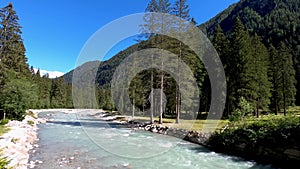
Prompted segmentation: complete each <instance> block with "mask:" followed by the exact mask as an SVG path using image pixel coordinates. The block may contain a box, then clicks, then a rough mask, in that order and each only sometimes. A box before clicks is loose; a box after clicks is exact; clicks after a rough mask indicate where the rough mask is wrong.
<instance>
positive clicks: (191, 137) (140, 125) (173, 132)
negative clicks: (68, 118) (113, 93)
mask: <svg viewBox="0 0 300 169" xmlns="http://www.w3.org/2000/svg"><path fill="white" fill-rule="evenodd" d="M94 117H96V118H99V119H101V120H104V121H112V122H115V123H121V124H124V125H126V126H127V127H129V128H132V129H133V130H144V131H149V132H152V133H157V134H163V135H168V136H172V137H176V138H179V139H183V140H185V141H189V142H192V143H195V144H199V145H202V146H208V145H207V140H208V138H209V137H210V136H211V133H205V132H201V131H189V130H184V129H177V128H171V127H168V126H163V125H160V124H150V123H147V122H138V121H134V120H131V117H129V116H125V117H124V116H114V115H111V114H110V113H107V112H101V113H98V114H97V115H96V116H94Z"/></svg>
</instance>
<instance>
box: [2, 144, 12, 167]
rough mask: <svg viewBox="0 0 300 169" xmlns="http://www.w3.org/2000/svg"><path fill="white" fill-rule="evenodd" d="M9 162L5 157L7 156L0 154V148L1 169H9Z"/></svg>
mask: <svg viewBox="0 0 300 169" xmlns="http://www.w3.org/2000/svg"><path fill="white" fill-rule="evenodd" d="M9 162H10V161H9V160H8V159H7V157H3V156H2V150H1V149H0V168H1V169H9V167H7V165H8V164H9Z"/></svg>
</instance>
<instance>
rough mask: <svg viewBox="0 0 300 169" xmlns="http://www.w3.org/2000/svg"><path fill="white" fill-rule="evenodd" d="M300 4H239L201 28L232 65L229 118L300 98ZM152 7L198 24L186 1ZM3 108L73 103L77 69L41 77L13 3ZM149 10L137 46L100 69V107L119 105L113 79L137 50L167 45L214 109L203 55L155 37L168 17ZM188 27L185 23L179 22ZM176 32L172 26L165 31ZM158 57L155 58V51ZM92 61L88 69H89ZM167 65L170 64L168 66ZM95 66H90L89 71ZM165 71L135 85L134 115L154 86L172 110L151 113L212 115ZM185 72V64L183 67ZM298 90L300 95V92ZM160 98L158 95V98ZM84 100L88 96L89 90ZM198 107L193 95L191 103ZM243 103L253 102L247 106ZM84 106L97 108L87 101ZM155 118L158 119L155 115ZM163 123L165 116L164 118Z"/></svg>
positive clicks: (6, 32)
mask: <svg viewBox="0 0 300 169" xmlns="http://www.w3.org/2000/svg"><path fill="white" fill-rule="evenodd" d="M299 6H300V4H299V2H298V1H296V0H284V1H283V0H274V1H268V0H242V1H240V2H238V3H236V4H233V5H232V6H230V7H229V8H228V9H226V10H225V11H224V12H222V13H220V14H219V15H217V16H216V17H215V18H213V19H211V20H210V21H208V22H206V23H204V24H202V25H200V26H199V28H200V29H201V30H203V32H205V33H206V34H207V35H208V37H209V38H210V40H211V41H212V43H213V45H214V47H215V48H216V50H217V52H218V53H219V56H220V58H221V60H222V63H223V65H224V68H225V73H226V78H227V98H226V109H225V111H224V114H223V115H224V118H228V117H231V118H234V116H239V115H241V114H243V115H244V114H245V113H246V114H253V115H255V116H259V115H260V114H261V113H271V114H279V113H283V114H286V108H287V107H288V106H294V105H296V103H297V104H299V103H300V101H299V100H300V99H299V98H300V97H299V91H300V87H299V86H300V85H299V83H297V80H298V81H300V78H299V77H300V69H299V67H300V66H299V63H300V62H299V60H300V57H299V50H300V48H299V39H300V37H299V34H300V24H299V14H300V11H299V9H300V8H299ZM145 11H146V12H161V13H168V14H173V15H176V16H178V17H181V18H183V19H184V20H187V21H189V22H191V23H192V24H195V25H196V24H197V23H196V21H195V19H193V18H192V16H190V14H189V6H188V4H187V2H186V0H176V1H175V2H174V3H171V2H170V1H168V0H150V2H149V4H148V6H147V7H146V10H145ZM0 17H1V19H0V33H1V34H0V48H1V50H0V60H1V62H0V69H1V71H0V94H1V98H0V112H1V114H2V116H5V117H8V118H16V119H19V118H22V115H23V112H24V110H26V109H28V108H64V107H68V108H72V107H73V100H72V73H73V71H71V72H69V73H67V74H66V75H65V76H64V77H62V78H56V79H50V78H48V76H47V75H44V76H42V77H41V75H40V73H39V71H37V72H35V71H34V70H33V67H30V66H28V65H27V58H26V56H25V47H24V44H23V40H22V37H21V35H22V31H21V26H20V25H19V23H18V20H19V18H18V16H17V14H16V12H15V11H14V9H13V6H12V4H9V5H8V6H6V7H4V8H2V9H1V11H0ZM151 17H152V16H151V15H145V18H144V19H145V25H141V30H142V31H141V35H142V36H141V38H140V39H139V41H138V42H137V44H136V45H133V46H131V47H129V48H128V49H126V50H124V51H121V52H120V53H119V54H117V55H116V56H114V57H112V58H111V59H110V60H108V61H103V62H101V63H100V66H99V68H98V69H97V70H92V71H97V77H96V82H95V85H96V89H97V90H96V96H97V99H98V108H103V109H107V110H115V107H116V106H115V105H114V104H122V101H120V102H118V103H114V102H113V101H112V98H111V92H110V85H111V84H110V81H111V79H112V76H113V73H114V71H115V70H116V68H117V66H118V65H119V64H120V63H121V62H122V60H123V59H124V58H126V57H127V56H128V55H130V54H132V53H133V52H136V51H139V50H143V49H147V48H160V49H165V50H168V51H170V52H172V53H174V54H176V55H178V59H180V60H183V61H184V62H185V63H186V64H187V65H188V66H189V67H190V68H191V70H192V71H193V74H194V76H195V78H196V80H197V85H198V88H199V90H200V94H199V96H198V97H199V98H200V108H199V110H198V112H208V110H209V107H210V98H211V96H210V93H211V89H210V82H209V77H208V75H207V72H206V69H205V67H204V65H203V64H202V62H201V60H200V59H199V58H198V57H197V56H196V55H195V53H194V52H193V51H192V50H191V49H190V48H189V47H187V46H185V44H183V43H181V42H180V41H178V40H176V39H172V38H170V37H167V36H162V35H159V34H147V33H145V32H147V30H148V31H149V29H155V28H153V27H151V26H149V25H153V22H154V23H155V24H154V25H159V24H162V21H161V20H158V19H157V18H156V19H155V18H151ZM177 27H178V28H180V23H179V25H177ZM165 31H169V30H167V29H166V30H165ZM149 57H151V56H149ZM96 62H97V64H98V61H95V62H89V63H86V64H84V65H82V66H81V67H89V65H91V64H95V63H96ZM162 65H163V63H162ZM88 70H89V69H88ZM162 70H163V68H162V69H152V70H146V71H144V72H140V73H139V74H138V75H137V76H136V77H135V78H134V79H133V81H132V82H131V83H130V88H129V95H130V99H131V103H132V104H133V105H134V106H132V107H130V106H127V105H122V107H126V106H127V107H126V110H127V111H128V113H129V114H132V115H143V114H144V112H145V111H147V110H149V109H150V107H151V103H154V102H153V101H151V100H150V99H149V98H154V96H153V95H152V94H153V92H151V91H153V89H157V91H159V93H160V95H159V97H160V98H157V99H158V100H160V102H161V101H162V100H163V99H161V98H162V96H163V94H165V97H166V100H167V105H166V109H165V110H162V109H161V108H157V109H156V110H150V111H151V114H153V116H154V117H158V116H159V117H160V119H162V118H163V117H173V118H176V119H177V122H179V119H180V118H196V117H199V118H201V117H202V116H205V115H206V114H205V113H204V114H201V113H198V114H197V112H187V111H185V107H187V105H182V104H181V93H180V92H179V90H178V89H179V87H180V85H184V82H182V83H179V84H178V83H176V82H175V79H174V78H173V77H172V76H171V75H170V74H168V73H167V72H165V71H162ZM178 70H180V67H178ZM297 91H298V93H297ZM151 95H152V96H151ZM82 99H85V98H84V93H83V94H82ZM190 104H193V100H191V101H190ZM242 105H248V107H249V110H247V111H244V107H245V106H242ZM81 107H82V108H89V107H91V106H90V105H87V104H86V103H84V104H83V105H81ZM152 120H153V119H152ZM160 122H161V121H160Z"/></svg>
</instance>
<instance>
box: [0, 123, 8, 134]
mask: <svg viewBox="0 0 300 169" xmlns="http://www.w3.org/2000/svg"><path fill="white" fill-rule="evenodd" d="M8 131H9V128H8V127H6V126H4V125H0V136H2V135H3V134H4V133H7V132H8Z"/></svg>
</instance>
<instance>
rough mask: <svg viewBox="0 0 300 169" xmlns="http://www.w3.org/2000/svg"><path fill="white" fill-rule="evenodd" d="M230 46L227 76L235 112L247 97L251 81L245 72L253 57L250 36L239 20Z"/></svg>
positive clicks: (230, 100) (230, 98)
mask: <svg viewBox="0 0 300 169" xmlns="http://www.w3.org/2000/svg"><path fill="white" fill-rule="evenodd" d="M230 44H231V45H230V48H231V51H230V53H231V55H230V56H229V57H228V65H227V72H226V74H227V76H229V80H228V88H229V89H228V98H229V104H231V105H230V107H232V109H233V110H234V109H235V108H237V105H238V103H239V98H240V97H245V98H246V96H247V93H248V92H247V91H246V90H247V88H246V84H247V82H248V80H249V79H247V77H246V75H247V73H248V72H245V70H246V69H245V65H246V63H247V61H248V60H249V58H251V57H252V54H251V41H250V36H249V34H248V32H247V31H246V30H245V27H244V25H243V23H242V22H241V20H240V19H239V18H238V19H237V20H236V23H235V25H234V28H233V32H232V34H231V39H230Z"/></svg>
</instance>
